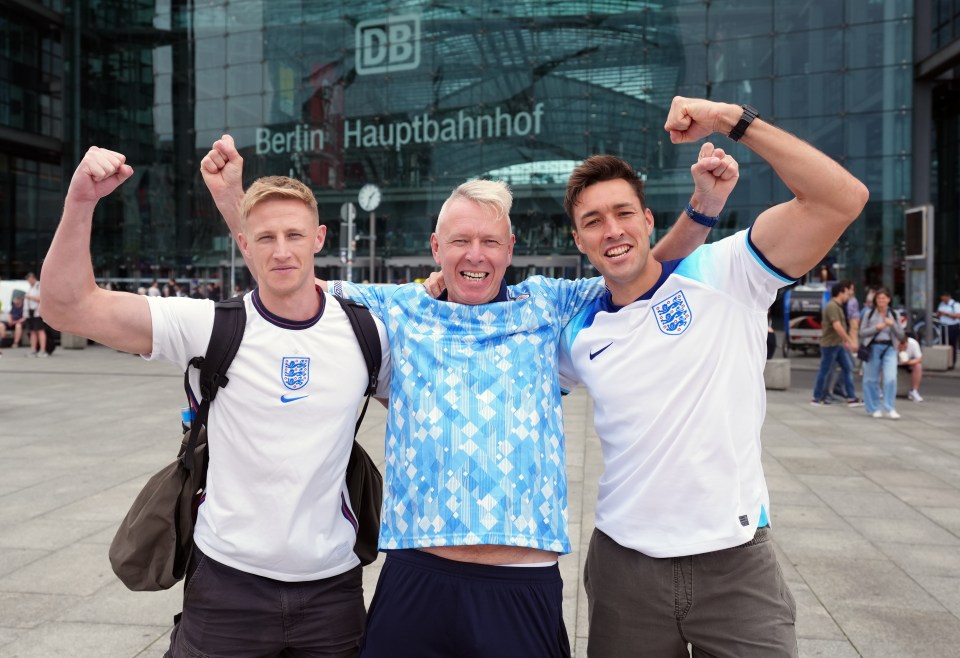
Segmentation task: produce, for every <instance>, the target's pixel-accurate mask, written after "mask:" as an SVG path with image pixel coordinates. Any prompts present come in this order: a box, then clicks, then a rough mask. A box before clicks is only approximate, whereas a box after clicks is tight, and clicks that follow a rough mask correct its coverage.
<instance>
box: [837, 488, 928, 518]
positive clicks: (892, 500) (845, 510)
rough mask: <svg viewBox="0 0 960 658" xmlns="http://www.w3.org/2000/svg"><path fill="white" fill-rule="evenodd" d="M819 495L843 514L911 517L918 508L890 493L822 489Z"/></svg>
mask: <svg viewBox="0 0 960 658" xmlns="http://www.w3.org/2000/svg"><path fill="white" fill-rule="evenodd" d="M818 495H819V496H820V497H821V498H822V499H823V501H824V502H825V503H827V504H828V505H829V506H830V507H831V508H833V510H834V511H836V512H837V513H838V514H840V515H841V516H870V517H878V516H882V517H886V518H891V519H910V518H913V517H914V516H915V515H916V513H917V512H916V510H915V509H913V508H912V507H910V506H909V505H907V504H906V503H904V502H903V501H902V500H900V499H899V498H897V497H896V496H894V495H893V494H890V493H869V492H866V493H861V492H858V491H830V490H825V491H820V492H818Z"/></svg>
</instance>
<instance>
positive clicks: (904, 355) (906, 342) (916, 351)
mask: <svg viewBox="0 0 960 658" xmlns="http://www.w3.org/2000/svg"><path fill="white" fill-rule="evenodd" d="M898 357H899V359H898V360H899V362H900V367H901V368H903V369H905V370H907V371H909V372H910V392H909V393H907V398H909V399H910V400H912V401H914V402H923V398H922V397H920V381H921V380H922V379H923V352H922V351H921V350H920V343H918V342H917V338H916V336H915V335H914V334H913V332H907V335H906V337H905V338H904V339H903V340H902V341H900V354H899V355H898Z"/></svg>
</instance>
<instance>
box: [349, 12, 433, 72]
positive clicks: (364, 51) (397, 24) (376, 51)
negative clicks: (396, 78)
mask: <svg viewBox="0 0 960 658" xmlns="http://www.w3.org/2000/svg"><path fill="white" fill-rule="evenodd" d="M418 66H420V16H418V15H408V16H390V17H388V18H386V19H374V20H369V21H362V22H360V23H358V24H357V75H370V74H373V73H388V72H389V73H392V72H394V71H409V70H411V69H415V68H417V67H418Z"/></svg>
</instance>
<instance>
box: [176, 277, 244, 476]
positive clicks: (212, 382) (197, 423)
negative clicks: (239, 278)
mask: <svg viewBox="0 0 960 658" xmlns="http://www.w3.org/2000/svg"><path fill="white" fill-rule="evenodd" d="M246 326H247V309H246V306H244V303H243V296H242V295H240V296H237V297H231V298H230V299H227V300H224V301H222V302H217V303H216V306H215V310H214V314H213V331H212V332H211V333H210V343H209V344H208V345H207V354H206V356H195V357H193V358H192V359H190V362H189V363H188V364H187V369H186V370H184V372H183V387H184V390H185V391H186V393H187V400H191V399H192V396H191V391H190V377H189V374H190V366H193V367H194V368H197V369H198V370H199V371H200V405H199V407H198V408H197V411H196V416H195V417H194V419H193V421H192V422H191V424H190V439H189V440H188V442H187V449H186V450H185V451H184V453H183V466H184V468H186V469H187V470H188V471H190V470H193V452H194V449H195V448H196V447H197V437H198V436H199V434H200V428H201V427H206V426H207V416H208V415H209V413H210V403H211V402H213V400H214V399H215V398H216V397H217V391H219V390H220V388H223V387H226V385H227V384H228V383H229V382H230V380H229V379H228V378H227V370H228V369H229V368H230V364H231V363H232V362H233V357H235V356H236V355H237V350H239V349H240V342H241V341H242V340H243V331H244V329H245V328H246Z"/></svg>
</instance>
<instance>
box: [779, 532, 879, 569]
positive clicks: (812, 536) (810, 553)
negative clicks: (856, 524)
mask: <svg viewBox="0 0 960 658" xmlns="http://www.w3.org/2000/svg"><path fill="white" fill-rule="evenodd" d="M776 533H777V537H778V541H779V542H780V546H781V547H782V548H783V551H784V552H785V553H786V554H787V557H788V558H789V559H790V561H791V562H792V563H793V564H795V565H801V564H811V563H812V564H822V563H823V562H824V561H825V560H830V559H842V558H845V557H846V556H851V555H855V556H857V557H858V558H860V559H862V560H882V559H884V555H883V553H881V552H880V551H879V550H877V549H876V548H875V547H874V546H873V545H872V544H871V543H870V542H868V541H867V540H866V539H864V538H863V537H862V536H861V535H860V534H859V533H858V532H857V531H856V530H854V529H852V528H849V527H848V528H845V529H839V530H834V529H824V528H802V529H798V528H784V527H781V526H777V528H776Z"/></svg>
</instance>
